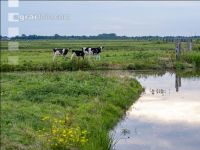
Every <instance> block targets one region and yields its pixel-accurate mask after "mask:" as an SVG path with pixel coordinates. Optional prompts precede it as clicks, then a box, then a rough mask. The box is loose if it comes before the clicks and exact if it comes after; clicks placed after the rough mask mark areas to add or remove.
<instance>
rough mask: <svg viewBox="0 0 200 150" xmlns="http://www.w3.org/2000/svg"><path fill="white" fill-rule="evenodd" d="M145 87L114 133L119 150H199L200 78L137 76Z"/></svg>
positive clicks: (156, 75)
mask: <svg viewBox="0 0 200 150" xmlns="http://www.w3.org/2000/svg"><path fill="white" fill-rule="evenodd" d="M127 75H128V76H129V77H136V78H137V79H138V80H139V81H140V83H141V84H142V85H143V87H144V88H145V92H144V93H143V94H142V96H141V97H140V98H139V100H138V101H137V102H136V103H135V104H134V105H133V106H131V108H130V109H129V111H127V115H126V117H125V118H124V119H123V120H122V121H121V122H119V123H118V125H117V126H116V127H115V128H114V130H113V131H112V132H111V134H113V136H114V137H115V142H116V144H115V146H114V148H115V149H116V150H133V149H134V150H149V149H152V150H161V149H162V150H199V147H200V99H199V97H200V92H199V91H200V78H199V77H195V78H193V77H190V78H189V77H184V78H181V77H180V76H179V75H176V74H174V73H170V72H167V73H163V74H162V73H160V74H150V75H148V74H145V75H143V74H141V73H139V74H137V73H125V74H124V73H123V74H122V76H127Z"/></svg>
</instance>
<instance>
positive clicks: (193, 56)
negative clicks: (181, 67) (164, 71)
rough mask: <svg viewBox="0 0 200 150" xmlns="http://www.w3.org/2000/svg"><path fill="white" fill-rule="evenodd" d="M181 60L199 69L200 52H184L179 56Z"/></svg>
mask: <svg viewBox="0 0 200 150" xmlns="http://www.w3.org/2000/svg"><path fill="white" fill-rule="evenodd" d="M181 60H182V61H184V62H187V63H191V64H194V66H195V67H196V68H197V69H200V52H199V51H190V52H184V53H183V54H182V55H181Z"/></svg>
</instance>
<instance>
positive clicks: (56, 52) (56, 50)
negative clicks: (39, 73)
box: [53, 48, 69, 61]
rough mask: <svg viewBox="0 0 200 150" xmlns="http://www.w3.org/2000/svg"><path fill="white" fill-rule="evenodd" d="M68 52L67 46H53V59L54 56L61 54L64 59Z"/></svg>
mask: <svg viewBox="0 0 200 150" xmlns="http://www.w3.org/2000/svg"><path fill="white" fill-rule="evenodd" d="M68 52H69V48H54V49H53V61H54V60H55V58H56V56H59V55H60V56H63V57H64V58H65V59H66V58H67V53H68Z"/></svg>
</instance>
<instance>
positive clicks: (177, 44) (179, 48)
mask: <svg viewBox="0 0 200 150" xmlns="http://www.w3.org/2000/svg"><path fill="white" fill-rule="evenodd" d="M175 51H176V59H179V57H180V54H181V42H180V41H178V42H176V49H175Z"/></svg>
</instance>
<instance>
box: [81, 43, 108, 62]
mask: <svg viewBox="0 0 200 150" xmlns="http://www.w3.org/2000/svg"><path fill="white" fill-rule="evenodd" d="M103 48H104V47H102V46H101V47H97V48H91V47H83V48H82V50H83V51H84V53H85V54H87V55H89V56H91V55H93V56H96V59H99V60H100V53H101V51H102V49H103Z"/></svg>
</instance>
